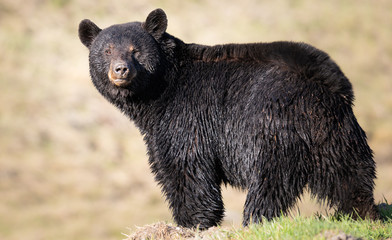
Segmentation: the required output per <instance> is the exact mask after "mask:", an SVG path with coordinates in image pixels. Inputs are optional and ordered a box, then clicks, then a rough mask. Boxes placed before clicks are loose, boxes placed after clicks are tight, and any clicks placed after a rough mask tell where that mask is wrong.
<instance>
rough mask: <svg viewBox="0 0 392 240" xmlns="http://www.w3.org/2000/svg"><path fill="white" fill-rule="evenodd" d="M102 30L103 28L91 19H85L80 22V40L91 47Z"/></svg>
mask: <svg viewBox="0 0 392 240" xmlns="http://www.w3.org/2000/svg"><path fill="white" fill-rule="evenodd" d="M101 31H102V29H100V28H99V27H98V26H97V25H95V23H93V22H92V21H90V20H89V19H84V20H83V21H81V22H80V24H79V38H80V41H81V42H82V43H83V44H84V46H86V47H88V48H90V46H91V43H92V42H93V41H94V39H95V37H96V36H97V35H98V33H100V32H101Z"/></svg>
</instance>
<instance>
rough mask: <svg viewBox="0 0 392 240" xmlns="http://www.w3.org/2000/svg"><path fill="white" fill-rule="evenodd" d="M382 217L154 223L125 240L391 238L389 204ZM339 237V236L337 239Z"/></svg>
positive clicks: (391, 226)
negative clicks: (203, 226)
mask: <svg viewBox="0 0 392 240" xmlns="http://www.w3.org/2000/svg"><path fill="white" fill-rule="evenodd" d="M379 211H380V214H381V218H382V220H377V221H371V220H368V219H365V220H363V219H359V220H353V219H352V218H351V216H349V215H336V214H335V215H329V216H324V215H320V214H316V215H313V216H311V217H305V216H301V215H297V216H294V217H288V216H281V217H279V218H275V219H273V220H271V221H267V220H266V219H264V220H263V223H261V224H251V225H250V226H249V227H245V228H244V227H240V228H238V227H235V226H232V227H213V228H210V229H209V230H207V231H199V230H198V229H196V230H194V231H192V230H190V229H186V228H182V227H177V226H174V225H173V224H170V223H163V222H160V223H156V224H153V225H147V226H145V227H143V228H139V229H138V230H137V231H135V232H134V233H132V234H131V235H130V236H128V240H141V239H155V240H166V239H171V240H177V239H178V240H179V239H215V240H253V239H346V238H347V237H352V238H354V239H356V238H359V239H391V238H392V205H388V203H387V202H386V203H382V204H380V205H379ZM339 237H340V238H339Z"/></svg>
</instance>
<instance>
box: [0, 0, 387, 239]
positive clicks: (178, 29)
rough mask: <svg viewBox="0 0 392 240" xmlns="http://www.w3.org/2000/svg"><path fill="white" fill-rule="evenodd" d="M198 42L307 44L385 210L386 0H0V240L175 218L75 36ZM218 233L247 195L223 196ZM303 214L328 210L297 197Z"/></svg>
mask: <svg viewBox="0 0 392 240" xmlns="http://www.w3.org/2000/svg"><path fill="white" fill-rule="evenodd" d="M158 7H160V8H163V9H164V10H165V11H166V13H167V15H168V19H169V27H168V32H169V33H171V34H173V35H175V36H177V37H179V38H180V39H182V40H184V41H185V42H188V43H190V42H196V43H201V44H211V45H212V44H219V43H230V42H236V43H246V42H261V41H262V42H269V41H277V40H290V41H302V42H307V43H310V44H312V45H314V46H316V47H317V48H320V49H322V50H324V51H326V52H328V53H329V54H330V56H331V57H332V58H333V59H334V60H335V61H336V62H337V63H338V64H339V65H340V66H341V68H342V70H343V72H345V74H346V75H347V77H348V78H349V79H350V80H351V82H352V84H353V87H354V91H355V95H356V101H355V108H354V110H355V113H356V116H357V118H358V121H359V122H360V124H361V126H362V127H363V128H364V129H365V131H366V132H367V134H368V137H369V143H370V145H371V147H372V149H373V150H374V151H375V159H376V161H377V164H378V168H377V170H378V179H377V181H376V192H375V196H376V201H378V202H379V201H383V199H384V198H385V199H387V200H388V201H389V202H392V44H391V39H392V27H391V26H392V1H389V0H377V1H373V0H331V1H322V0H317V1H310V0H309V1H308V0H292V1H289V0H287V1H285V0H274V1H266V0H265V1H262V0H241V1H236V0H228V1H214V0H191V1H182V0H151V1H126V0H110V1H108V0H105V1H103V0H96V1H76V0H51V1H49V0H29V1H25V0H0V239H31V240H34V239H37V240H38V239H58V240H59V239H122V238H123V236H122V235H121V233H129V231H131V230H132V229H135V227H136V226H142V225H144V224H147V223H153V222H157V221H161V220H165V221H172V220H171V216H170V213H169V210H168V208H167V204H166V203H165V202H164V199H163V197H162V196H161V193H160V189H159V187H158V186H157V185H156V184H155V183H154V180H153V176H152V174H151V173H150V171H149V168H148V164H147V156H146V149H145V146H144V143H143V141H142V137H141V135H140V133H139V132H138V130H137V129H136V128H135V127H134V125H133V124H132V123H130V122H129V121H128V120H127V118H126V117H124V116H122V114H121V113H120V112H119V111H118V110H117V109H115V108H114V107H113V106H111V105H110V104H109V103H108V102H107V101H106V100H105V99H104V98H103V97H101V96H100V95H99V93H98V92H97V91H96V89H95V88H94V86H93V85H92V83H91V81H90V77H89V72H88V50H87V49H86V48H85V47H84V46H83V45H82V44H81V43H80V41H79V38H78V35H77V28H78V24H79V22H80V21H81V20H82V19H84V18H89V19H91V20H93V21H94V22H95V23H96V24H98V26H100V27H101V28H104V27H107V26H109V25H112V24H115V23H123V22H128V21H144V20H145V18H146V16H147V14H148V13H149V12H150V11H152V10H153V9H155V8H158ZM224 198H225V204H226V207H227V214H226V215H227V216H226V218H225V223H224V224H225V225H227V226H232V225H234V226H239V225H240V223H241V214H242V213H241V212H242V205H243V203H244V193H240V192H238V191H235V190H233V189H230V188H229V189H225V191H224ZM298 211H299V212H300V213H301V214H303V215H310V214H313V213H314V211H321V212H323V211H325V209H323V208H322V207H319V206H318V205H317V204H315V203H314V201H312V200H309V197H307V196H306V195H305V197H304V198H303V200H302V202H301V203H299V204H298V209H294V210H293V214H296V213H297V212H298Z"/></svg>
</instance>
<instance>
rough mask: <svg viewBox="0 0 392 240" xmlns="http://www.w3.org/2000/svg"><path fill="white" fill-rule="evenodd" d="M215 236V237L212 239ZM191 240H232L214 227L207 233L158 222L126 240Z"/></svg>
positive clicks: (140, 228)
mask: <svg viewBox="0 0 392 240" xmlns="http://www.w3.org/2000/svg"><path fill="white" fill-rule="evenodd" d="M212 236H213V237H212ZM180 239H181V240H191V239H204V240H208V239H231V238H230V236H229V235H228V233H227V231H225V230H224V229H223V228H221V227H212V228H209V229H208V230H206V231H197V230H192V229H188V228H183V227H177V226H174V225H173V224H170V223H164V222H158V223H155V224H151V225H146V226H143V227H138V229H137V230H136V231H135V232H133V233H132V234H131V235H129V236H127V239H124V240H180Z"/></svg>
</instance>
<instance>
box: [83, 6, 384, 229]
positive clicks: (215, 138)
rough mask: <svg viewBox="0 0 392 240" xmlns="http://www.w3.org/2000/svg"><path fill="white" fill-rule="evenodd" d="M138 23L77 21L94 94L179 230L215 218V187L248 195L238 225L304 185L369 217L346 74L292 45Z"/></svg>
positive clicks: (266, 213)
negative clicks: (135, 146) (131, 134)
mask: <svg viewBox="0 0 392 240" xmlns="http://www.w3.org/2000/svg"><path fill="white" fill-rule="evenodd" d="M166 28H167V17H166V14H165V13H164V11H163V10H161V9H157V10H155V11H153V12H151V13H150V14H149V15H148V17H147V19H146V20H145V22H130V23H125V24H119V25H113V26H110V27H108V28H105V29H103V30H102V29H100V28H99V27H98V26H97V25H95V24H94V23H93V22H91V21H90V20H87V19H86V20H83V21H82V22H81V23H80V25H79V38H80V40H81V42H82V43H83V44H84V45H85V46H86V47H87V48H88V49H89V62H90V74H91V78H92V81H93V83H94V85H95V87H96V88H97V89H98V91H99V92H100V93H101V94H102V95H103V96H104V97H105V98H106V99H107V100H108V101H109V102H111V103H112V104H114V105H115V106H116V107H117V108H119V109H120V110H121V111H122V112H123V113H124V114H125V115H126V116H128V117H129V118H130V119H131V120H132V121H134V122H135V124H136V125H137V127H138V128H139V129H140V131H141V133H142V134H143V135H144V140H145V142H146V143H147V148H148V155H149V164H150V166H151V169H152V172H153V173H154V174H155V178H156V181H157V182H158V183H159V185H160V186H161V188H162V191H163V193H164V195H165V197H166V198H167V200H168V202H169V205H170V209H171V210H172V213H173V216H174V220H175V221H176V222H177V223H178V224H179V225H181V226H185V227H196V226H199V227H200V228H201V229H205V228H208V227H211V226H215V225H218V224H219V223H220V222H221V221H222V218H223V215H224V208H223V202H222V196H221V185H222V184H225V185H226V184H229V185H232V186H234V187H236V188H239V189H244V190H247V191H248V195H247V198H246V202H245V206H244V212H243V224H244V225H247V224H249V223H250V222H253V223H257V222H260V221H261V220H262V218H263V217H265V218H266V219H271V218H273V217H276V216H279V215H280V214H281V213H287V211H288V210H289V208H290V207H292V206H293V205H294V204H295V202H296V200H297V198H298V197H299V196H300V195H301V194H302V193H303V190H304V188H305V187H308V189H309V190H310V192H311V194H312V195H313V196H315V197H317V198H318V199H319V200H321V201H326V202H327V203H328V205H329V206H331V207H333V208H335V209H336V210H337V211H338V212H341V213H352V214H353V215H355V216H359V217H361V218H365V217H369V218H372V219H376V218H378V212H377V209H376V206H375V204H374V197H373V189H374V179H375V162H374V160H373V153H372V150H371V149H370V148H369V146H368V144H367V140H366V135H365V132H364V131H363V130H362V129H361V127H360V126H359V124H358V122H357V120H356V118H355V116H354V114H353V110H352V105H353V99H354V96H353V91H352V86H351V84H350V82H349V80H348V79H347V78H346V77H345V75H344V74H343V73H342V71H341V70H340V68H339V67H338V66H337V65H336V63H335V62H334V61H333V60H331V58H330V57H329V56H328V55H327V54H326V53H324V52H322V51H320V50H318V49H316V48H314V47H312V46H310V45H307V44H304V43H294V42H272V43H254V44H226V45H216V46H204V45H198V44H186V43H184V42H183V41H181V40H180V39H178V38H176V37H174V36H172V35H170V34H168V33H167V32H166Z"/></svg>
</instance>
